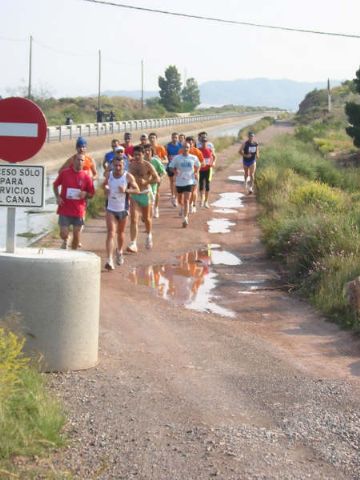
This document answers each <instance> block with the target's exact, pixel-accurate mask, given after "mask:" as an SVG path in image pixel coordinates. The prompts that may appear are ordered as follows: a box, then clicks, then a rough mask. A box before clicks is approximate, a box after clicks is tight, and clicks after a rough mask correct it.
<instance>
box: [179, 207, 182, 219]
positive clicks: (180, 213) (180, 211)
mask: <svg viewBox="0 0 360 480" xmlns="http://www.w3.org/2000/svg"><path fill="white" fill-rule="evenodd" d="M182 216H183V209H182V207H180V210H179V217H182Z"/></svg>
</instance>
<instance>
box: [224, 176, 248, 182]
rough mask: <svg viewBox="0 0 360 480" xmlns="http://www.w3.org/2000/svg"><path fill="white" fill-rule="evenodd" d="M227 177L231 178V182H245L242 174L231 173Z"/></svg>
mask: <svg viewBox="0 0 360 480" xmlns="http://www.w3.org/2000/svg"><path fill="white" fill-rule="evenodd" d="M228 179H229V180H232V181H233V182H245V177H244V175H231V176H230V177H228Z"/></svg>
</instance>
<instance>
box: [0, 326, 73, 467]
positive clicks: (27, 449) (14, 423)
mask: <svg viewBox="0 0 360 480" xmlns="http://www.w3.org/2000/svg"><path fill="white" fill-rule="evenodd" d="M23 343H24V341H23V340H22V339H20V338H19V337H18V336H16V335H15V334H14V333H12V332H10V331H8V330H6V329H5V328H0V432H1V434H0V465H1V461H2V460H3V459H7V458H9V457H10V456H11V455H14V454H18V455H19V454H21V455H28V454H38V453H40V452H41V451H43V450H44V449H46V448H49V447H56V446H59V445H61V444H63V438H62V437H61V434H60V432H61V429H62V427H63V424H64V416H63V413H62V411H61V408H60V406H59V403H58V402H57V401H56V400H54V399H52V398H51V397H50V396H49V394H48V393H47V392H46V390H45V386H44V381H43V377H42V376H41V375H40V374H39V373H38V372H37V371H36V370H35V368H34V367H33V366H31V365H30V362H29V359H28V358H26V357H25V356H24V355H23V353H22V347H23Z"/></svg>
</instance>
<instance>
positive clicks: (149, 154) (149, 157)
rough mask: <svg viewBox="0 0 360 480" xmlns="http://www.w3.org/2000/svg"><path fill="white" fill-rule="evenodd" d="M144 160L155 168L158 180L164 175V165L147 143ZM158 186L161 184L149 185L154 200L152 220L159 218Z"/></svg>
mask: <svg viewBox="0 0 360 480" xmlns="http://www.w3.org/2000/svg"><path fill="white" fill-rule="evenodd" d="M149 136H150V135H149ZM144 160H146V161H147V162H150V163H151V165H152V166H153V167H154V168H155V170H156V173H157V174H158V175H159V177H160V179H161V177H163V176H164V175H165V174H166V170H165V167H164V165H163V164H162V163H161V161H160V159H159V157H158V156H157V155H156V154H155V152H154V147H153V146H152V145H150V143H148V144H147V145H145V147H144ZM160 185H161V182H159V183H153V184H152V185H151V190H152V193H153V196H154V198H155V203H154V208H153V216H154V218H159V202H158V201H157V200H158V198H159V195H157V194H158V191H159V188H160Z"/></svg>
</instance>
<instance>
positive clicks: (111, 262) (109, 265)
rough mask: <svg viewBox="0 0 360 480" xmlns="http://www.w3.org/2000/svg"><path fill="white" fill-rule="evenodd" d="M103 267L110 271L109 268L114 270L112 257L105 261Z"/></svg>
mask: <svg viewBox="0 0 360 480" xmlns="http://www.w3.org/2000/svg"><path fill="white" fill-rule="evenodd" d="M105 269H106V270H108V271H109V272H110V270H115V266H114V262H113V259H112V258H109V259H108V261H107V262H106V263H105Z"/></svg>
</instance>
